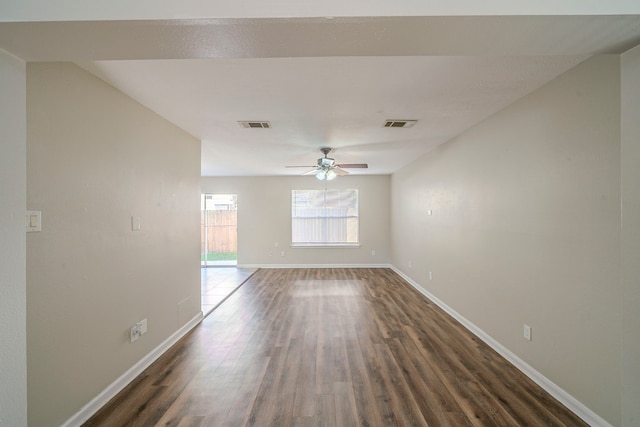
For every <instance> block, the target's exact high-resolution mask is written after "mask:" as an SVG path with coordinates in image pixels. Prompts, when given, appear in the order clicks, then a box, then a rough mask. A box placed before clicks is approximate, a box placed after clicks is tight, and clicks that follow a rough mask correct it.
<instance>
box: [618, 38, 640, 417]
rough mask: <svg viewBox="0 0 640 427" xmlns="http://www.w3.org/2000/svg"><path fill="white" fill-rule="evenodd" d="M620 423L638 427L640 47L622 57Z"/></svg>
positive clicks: (639, 337) (639, 366)
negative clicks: (621, 344)
mask: <svg viewBox="0 0 640 427" xmlns="http://www.w3.org/2000/svg"><path fill="white" fill-rule="evenodd" d="M621 85H622V100H621V101H622V116H621V141H622V174H621V176H622V246H621V249H622V260H621V261H622V269H621V272H622V313H623V324H622V342H623V346H622V359H623V371H622V422H623V424H622V425H624V426H637V425H640V332H639V331H640V263H639V262H638V260H640V191H639V188H640V46H638V47H636V48H634V49H632V50H630V51H628V52H626V53H625V54H623V55H622V81H621Z"/></svg>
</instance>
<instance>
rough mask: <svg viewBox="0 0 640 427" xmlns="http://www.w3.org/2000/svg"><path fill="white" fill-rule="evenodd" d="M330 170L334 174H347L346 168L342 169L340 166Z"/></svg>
mask: <svg viewBox="0 0 640 427" xmlns="http://www.w3.org/2000/svg"><path fill="white" fill-rule="evenodd" d="M332 170H333V171H334V172H335V173H336V175H340V176H345V175H349V172H347V171H346V170H344V169H342V168H341V167H340V166H336V167H335V168H333V169H332Z"/></svg>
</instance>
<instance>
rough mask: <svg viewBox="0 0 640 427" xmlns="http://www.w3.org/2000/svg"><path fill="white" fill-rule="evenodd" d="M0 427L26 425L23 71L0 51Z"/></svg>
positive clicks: (18, 61) (24, 95) (23, 65)
mask: <svg viewBox="0 0 640 427" xmlns="http://www.w3.org/2000/svg"><path fill="white" fill-rule="evenodd" d="M0 76H2V78H0V94H2V96H0V129H2V130H1V131H0V138H1V139H0V236H2V237H1V239H2V243H1V244H0V426H24V425H26V424H27V359H26V354H27V323H26V312H27V308H26V307H27V298H26V275H25V264H26V240H25V223H24V214H25V210H26V205H27V201H26V178H27V174H26V169H27V167H26V164H27V161H26V143H27V137H26V71H25V63H24V62H23V61H21V60H19V59H18V58H15V57H14V56H11V55H9V54H8V53H6V52H4V51H2V50H0Z"/></svg>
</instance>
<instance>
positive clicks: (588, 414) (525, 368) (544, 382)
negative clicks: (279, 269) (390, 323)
mask: <svg viewBox="0 0 640 427" xmlns="http://www.w3.org/2000/svg"><path fill="white" fill-rule="evenodd" d="M391 269H392V270H393V271H395V272H396V273H397V274H398V275H399V276H400V277H402V278H403V279H404V280H405V281H406V282H407V283H409V284H410V285H411V286H413V287H414V288H415V289H417V290H418V292H420V293H421V294H422V295H424V296H425V297H427V298H428V299H429V300H431V301H432V302H433V303H434V304H436V305H437V306H438V307H440V308H441V309H442V310H444V311H445V312H446V313H448V314H449V315H450V316H451V317H453V318H454V319H456V320H457V321H458V322H460V324H462V326H464V327H465V328H467V329H468V330H469V331H470V332H471V333H472V334H474V335H475V336H477V337H478V338H480V339H481V340H482V341H484V342H485V343H486V344H487V345H488V346H489V347H491V348H492V349H494V350H495V351H496V352H498V354H500V355H501V356H502V357H504V358H505V359H507V360H508V361H509V362H511V363H512V364H513V365H514V366H515V367H516V368H518V369H519V370H520V371H521V372H522V373H524V374H525V375H526V376H527V377H529V378H530V379H531V380H532V381H533V382H535V383H536V384H538V385H539V386H540V387H542V388H543V389H545V390H546V391H547V392H548V393H549V394H550V395H551V396H553V397H554V398H556V399H557V400H558V401H559V402H560V403H562V404H563V405H564V406H566V407H567V408H568V409H569V410H570V411H572V412H573V413H574V414H576V415H577V416H578V417H580V418H582V420H583V421H584V422H586V423H587V424H589V425H590V426H593V427H611V424H609V423H608V422H607V421H606V420H604V419H603V418H602V417H600V416H599V415H598V414H596V413H595V412H593V411H592V410H591V409H589V408H588V407H586V406H585V405H584V404H583V403H582V402H580V401H579V400H577V399H576V398H575V397H573V396H571V395H570V394H569V393H567V392H566V391H565V390H563V389H562V388H560V387H559V386H558V385H556V384H555V383H554V382H553V381H551V380H550V379H548V378H547V377H545V376H544V375H542V374H541V373H540V372H538V371H536V370H535V369H534V368H532V367H531V366H530V365H529V364H527V363H526V362H525V361H524V360H522V359H520V358H519V357H518V356H516V355H515V354H514V353H512V352H511V351H510V350H509V349H507V348H506V347H505V346H503V345H502V344H500V343H499V342H498V341H496V340H495V339H494V338H492V337H491V336H490V335H489V334H487V333H486V332H484V331H483V330H482V329H480V328H479V327H478V326H476V325H475V324H473V322H470V321H469V320H467V319H466V318H465V317H464V316H462V315H461V314H460V313H458V312H457V311H455V310H454V309H453V308H451V307H449V306H448V305H447V304H445V303H444V302H443V301H442V300H440V299H438V298H437V297H436V296H435V295H433V294H431V293H430V292H429V291H427V290H425V289H424V288H422V287H421V286H420V285H419V284H418V283H417V282H415V281H414V280H413V279H411V278H410V277H409V276H407V275H406V274H404V273H403V272H402V271H401V270H399V269H398V268H396V267H395V266H393V265H392V266H391Z"/></svg>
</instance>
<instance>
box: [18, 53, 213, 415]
mask: <svg viewBox="0 0 640 427" xmlns="http://www.w3.org/2000/svg"><path fill="white" fill-rule="evenodd" d="M27 118H28V125H27V202H28V207H29V209H31V210H39V211H42V232H40V233H29V235H28V236H27V308H28V310H27V332H28V333H27V359H28V362H27V363H28V399H29V408H28V413H29V425H30V426H34V427H35V426H52V425H60V424H62V423H63V422H64V421H65V420H67V419H68V418H69V417H71V416H72V415H74V414H75V413H76V412H77V411H79V410H80V409H81V407H82V406H83V405H85V404H86V403H88V402H89V401H90V400H91V399H92V398H93V397H95V396H97V395H98V394H99V393H100V392H101V391H103V390H104V389H105V388H106V387H107V386H108V385H110V384H111V383H112V382H113V381H114V380H116V379H117V378H118V377H119V376H121V375H122V374H123V373H125V372H126V371H127V370H128V369H129V368H131V367H132V366H133V365H134V364H135V363H136V362H138V361H139V360H140V359H142V358H143V357H144V356H145V355H147V354H148V353H149V352H151V351H152V350H153V349H154V348H155V347H157V346H158V345H160V344H161V343H162V342H163V341H164V340H166V339H167V338H168V337H169V336H171V334H173V333H174V332H175V331H177V330H178V329H179V328H180V327H181V326H183V325H184V324H185V323H187V322H188V321H189V320H191V319H192V318H194V317H195V316H197V315H198V314H200V272H199V267H200V265H199V247H200V242H199V239H200V230H199V221H200V214H199V206H200V203H199V194H200V182H199V181H200V176H199V170H200V143H199V141H198V140H196V139H195V138H193V137H192V136H190V135H188V134H186V133H185V132H183V131H182V130H180V129H178V128H177V127H175V126H174V125H172V124H170V123H168V122H167V121H165V120H164V119H162V118H161V117H159V116H157V115H156V114H155V113H153V112H151V111H150V110H148V109H146V108H144V107H142V106H141V105H140V104H138V103H136V102H134V101H133V100H132V99H130V98H128V97H126V96H125V95H123V94H122V93H120V92H118V91H117V90H115V89H114V88H112V87H111V86H109V85H107V84H106V83H104V82H102V81H101V80H99V79H97V78H95V77H94V76H92V75H90V74H88V73H86V72H85V71H83V70H81V69H80V68H78V67H77V66H75V65H73V64H70V63H29V64H28V65H27ZM132 217H138V218H139V219H140V230H139V231H133V227H132ZM142 319H147V320H148V332H147V333H146V334H145V335H143V336H142V337H141V338H140V339H139V340H138V341H136V342H135V343H130V339H129V333H130V329H131V327H132V326H133V325H134V324H135V323H136V322H138V321H140V320H142Z"/></svg>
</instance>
